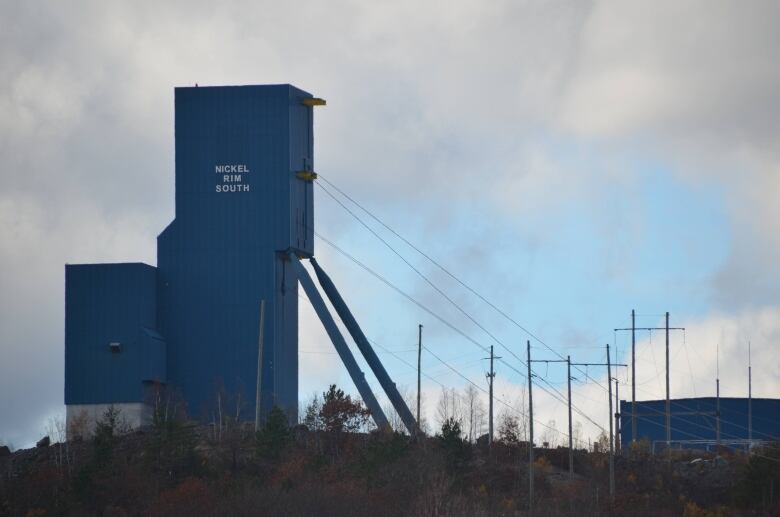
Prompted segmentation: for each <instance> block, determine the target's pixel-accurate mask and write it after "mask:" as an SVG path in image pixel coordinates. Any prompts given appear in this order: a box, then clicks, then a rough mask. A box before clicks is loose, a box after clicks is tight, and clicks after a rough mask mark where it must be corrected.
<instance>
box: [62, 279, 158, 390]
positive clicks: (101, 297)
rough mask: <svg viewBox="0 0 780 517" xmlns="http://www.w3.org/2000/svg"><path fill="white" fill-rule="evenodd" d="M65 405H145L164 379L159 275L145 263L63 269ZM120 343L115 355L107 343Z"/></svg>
mask: <svg viewBox="0 0 780 517" xmlns="http://www.w3.org/2000/svg"><path fill="white" fill-rule="evenodd" d="M65 293H66V294H65V403H66V404H99V403H109V402H141V401H143V399H144V385H143V381H146V380H161V381H162V380H164V378H165V364H164V362H162V361H161V359H162V357H163V355H164V353H165V342H164V341H163V340H162V339H161V337H160V336H159V335H157V334H156V333H154V334H155V336H156V338H154V339H150V337H149V329H154V328H155V327H156V323H157V321H156V320H157V317H156V310H157V309H156V270H155V268H154V267H152V266H148V265H146V264H88V265H68V266H66V267H65ZM111 342H119V343H120V344H121V349H120V350H121V351H120V352H118V353H114V352H112V351H111V350H110V348H109V343H111Z"/></svg>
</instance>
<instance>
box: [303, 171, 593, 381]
mask: <svg viewBox="0 0 780 517" xmlns="http://www.w3.org/2000/svg"><path fill="white" fill-rule="evenodd" d="M318 177H319V178H320V179H322V180H323V181H324V182H326V183H327V184H328V185H330V186H331V187H332V188H333V189H334V190H336V191H337V192H338V193H339V194H341V195H342V196H344V197H345V198H346V199H348V200H349V201H350V202H352V203H353V204H354V205H355V206H357V207H358V208H360V209H361V210H362V211H363V212H365V213H366V214H368V215H369V216H370V217H371V218H372V219H374V220H375V221H376V222H378V223H379V224H380V225H382V226H383V227H384V228H385V229H387V230H388V231H389V232H390V233H392V234H393V235H395V236H396V237H398V238H399V239H401V240H402V241H403V242H404V243H405V244H406V245H408V246H409V247H411V248H412V249H413V250H415V251H416V252H417V253H419V254H420V255H422V256H423V257H425V258H426V259H427V260H429V261H430V262H431V263H432V264H434V265H435V266H436V267H438V268H439V269H440V270H442V271H443V272H444V273H445V274H447V275H448V276H449V277H451V278H452V279H453V280H455V281H456V282H457V283H458V284H460V285H461V286H463V287H464V288H465V289H467V290H468V291H469V292H471V293H472V294H473V295H475V296H476V297H477V298H479V299H480V300H482V301H483V302H484V303H486V304H487V305H488V306H489V307H491V308H492V309H493V310H495V311H496V312H497V313H499V314H500V315H501V316H503V317H504V318H506V319H507V320H508V321H509V322H511V323H512V324H514V325H515V326H516V327H517V328H519V329H520V330H522V331H523V332H525V333H526V334H528V335H529V336H530V337H531V338H533V339H534V340H536V341H537V342H539V343H540V344H542V345H543V346H544V347H545V348H547V349H548V350H550V351H551V352H552V353H554V354H555V355H556V356H558V357H559V358H560V359H565V358H564V357H563V355H561V354H560V353H559V352H557V351H556V350H554V349H553V348H552V347H550V346H549V345H548V344H547V343H545V342H544V341H542V339H540V338H539V337H538V336H536V335H535V334H534V333H532V332H531V331H530V330H528V329H527V328H525V327H524V326H523V325H522V324H520V323H519V322H518V321H517V320H515V319H514V318H512V317H511V316H510V315H509V314H507V313H506V312H505V311H503V310H501V309H500V308H499V307H497V306H496V305H495V304H493V303H492V302H490V301H489V300H488V299H486V298H485V297H484V296H482V295H481V294H480V293H478V292H477V291H476V290H475V289H474V288H472V287H471V286H470V285H468V284H467V283H466V282H464V281H463V280H461V279H460V278H458V277H457V276H456V275H454V274H453V273H452V272H451V271H450V270H449V269H447V268H445V267H444V266H442V265H441V264H440V263H439V262H438V261H436V260H435V259H433V258H432V257H431V256H430V255H429V254H427V253H425V252H424V251H422V250H421V249H420V248H419V247H417V246H415V245H414V244H413V243H412V242H410V241H409V240H408V239H406V238H405V237H403V236H402V235H401V234H400V233H398V232H397V231H395V230H394V229H393V228H391V227H390V226H389V225H388V224H386V223H385V222H384V221H382V220H381V219H380V218H379V217H377V216H376V215H374V214H373V213H372V212H371V211H370V210H368V209H367V208H365V207H364V206H363V205H361V204H360V203H358V202H357V201H356V200H355V199H354V198H352V197H351V196H349V195H348V194H347V193H346V192H344V191H343V190H342V189H340V188H339V187H338V186H336V185H335V184H334V183H333V182H331V181H329V180H328V179H327V178H325V177H324V176H323V175H322V174H319V175H318ZM317 185H318V186H319V187H320V188H321V189H322V190H323V192H325V193H326V194H327V195H328V196H330V197H331V198H332V199H333V200H334V201H336V203H338V204H339V205H340V206H341V207H342V208H343V209H344V210H345V211H347V213H349V214H350V215H351V216H352V217H353V218H354V219H355V220H356V221H358V222H359V223H360V224H361V225H362V226H363V227H364V228H366V229H367V230H368V231H369V232H371V233H372V234H373V235H374V236H375V237H376V238H377V239H379V240H380V241H381V242H382V243H383V244H384V245H385V246H387V247H388V248H389V249H390V250H391V251H392V252H393V253H394V254H395V255H397V256H398V257H399V258H400V259H401V260H403V261H404V262H405V263H406V264H407V265H408V266H409V267H410V268H411V269H412V270H414V271H415V272H416V273H417V274H418V275H420V277H421V278H423V279H424V280H425V281H426V282H427V283H428V284H429V285H430V286H431V287H433V288H434V289H435V290H436V291H437V292H439V293H440V294H441V295H442V296H443V297H444V298H446V299H447V300H448V301H449V302H450V303H452V304H453V305H454V306H455V307H456V308H458V310H460V311H461V312H463V313H464V314H465V315H466V317H468V318H469V319H470V320H471V321H473V322H474V323H475V324H476V325H477V326H478V327H479V328H480V329H482V330H483V331H484V332H485V333H487V334H488V335H489V336H490V337H492V338H493V339H494V340H496V342H497V343H499V344H500V345H501V346H502V347H504V348H505V349H506V350H507V351H508V352H509V353H510V354H512V355H513V356H514V357H515V358H516V359H517V360H518V361H520V363H521V364H525V363H524V362H523V360H522V359H520V357H518V356H517V355H516V354H515V353H514V352H513V351H512V350H511V349H509V348H508V347H507V346H506V345H504V344H503V343H501V342H500V341H499V340H498V339H496V338H495V336H493V334H491V333H490V332H489V331H488V330H487V329H485V328H484V327H483V326H482V325H480V324H479V323H477V321H476V320H474V318H472V317H471V316H470V315H468V314H466V313H465V312H464V311H463V309H461V308H460V307H459V306H458V305H457V304H456V303H455V302H454V301H452V300H451V299H450V298H449V297H448V296H447V295H446V294H444V292H442V291H441V289H439V288H438V287H437V286H435V285H434V284H433V282H431V281H430V280H429V279H428V278H427V277H426V276H425V275H423V274H422V273H421V272H420V271H419V270H418V269H417V268H415V267H414V266H413V265H412V264H411V263H410V262H409V261H408V260H406V258H405V257H403V256H402V255H401V254H400V253H399V252H398V251H397V250H395V249H394V248H393V247H392V246H391V245H390V244H389V243H388V242H387V241H386V240H385V239H383V238H382V237H381V236H380V235H379V234H378V233H377V232H376V231H374V229H373V228H371V227H370V226H368V224H366V223H365V222H364V221H363V220H362V219H361V218H360V217H359V216H358V215H357V214H355V213H354V212H353V211H352V210H350V209H349V208H347V206H346V205H345V204H344V203H343V202H341V200H339V199H338V198H337V197H336V196H335V195H333V193H331V192H330V191H329V190H328V189H327V188H325V186H324V185H322V183H317ZM578 370H579V369H578ZM580 373H582V371H581V370H580ZM596 384H597V385H599V386H601V388H602V389H604V390H605V391H606V390H607V388H605V387H604V386H602V385H601V383H599V382H596Z"/></svg>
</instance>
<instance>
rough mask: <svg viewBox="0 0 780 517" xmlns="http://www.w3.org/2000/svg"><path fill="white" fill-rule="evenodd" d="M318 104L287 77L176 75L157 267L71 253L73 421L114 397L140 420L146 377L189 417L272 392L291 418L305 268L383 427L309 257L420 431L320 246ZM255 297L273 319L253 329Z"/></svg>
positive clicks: (411, 425)
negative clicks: (210, 82) (168, 184)
mask: <svg viewBox="0 0 780 517" xmlns="http://www.w3.org/2000/svg"><path fill="white" fill-rule="evenodd" d="M323 104H325V101H323V100H322V99H317V98H315V97H313V96H312V95H311V94H309V93H307V92H305V91H303V90H300V89H298V88H295V87H293V86H291V85H286V84H283V85H266V86H219V87H185V88H176V91H175V108H176V109H175V135H176V137H175V150H176V175H175V185H176V211H175V215H176V217H175V219H174V220H173V221H172V222H171V223H170V224H169V225H168V227H167V228H166V229H165V230H164V231H163V232H162V233H161V234H160V235H159V237H158V241H157V267H154V266H149V265H145V264H85V265H68V266H66V275H65V276H66V278H65V283H66V297H65V298H66V307H65V330H66V332H65V403H66V406H67V415H68V419H69V421H70V420H71V419H72V418H73V419H75V418H76V417H77V416H78V413H83V412H84V411H86V412H87V413H88V414H89V415H93V414H98V412H100V411H102V408H104V407H105V406H106V405H107V404H119V405H121V407H122V408H123V409H124V410H125V411H126V412H127V413H126V416H130V417H133V415H136V416H138V418H139V419H141V420H142V415H143V414H144V410H143V404H144V403H145V401H146V400H147V399H148V397H149V389H150V387H154V386H160V385H164V386H169V387H174V388H175V389H176V390H177V392H178V393H180V394H181V397H182V398H183V399H184V401H185V402H186V407H187V411H188V413H189V414H190V416H192V417H194V418H198V419H201V420H211V418H213V415H214V412H215V408H216V407H217V406H219V407H220V408H222V407H225V408H227V407H228V406H230V407H231V414H236V415H238V416H240V417H241V418H250V417H251V416H252V415H254V411H246V409H247V407H246V406H250V407H251V408H252V409H254V408H255V407H257V406H259V407H260V409H261V413H262V414H267V413H268V411H269V410H270V409H271V407H272V406H273V405H278V406H280V407H282V408H283V409H285V410H286V411H287V413H288V415H289V417H290V419H291V420H293V419H294V418H295V417H296V416H297V405H298V281H300V283H301V285H302V286H303V288H304V290H305V291H306V294H307V295H308V298H309V300H310V301H311V303H312V305H313V306H314V309H315V310H316V312H317V315H318V316H319V318H320V320H321V321H322V323H323V325H324V326H325V329H326V331H327V333H328V336H329V337H330V339H331V340H332V341H333V345H334V346H335V348H336V351H337V352H338V354H339V356H340V357H341V360H342V361H343V362H344V365H345V366H346V368H347V371H348V372H349V374H350V376H351V378H352V380H353V381H354V383H355V386H356V387H357V389H358V391H359V393H360V396H361V397H362V398H363V401H364V402H365V404H366V406H367V407H368V409H369V410H370V411H371V415H372V416H373V418H374V420H375V422H376V424H377V426H378V427H380V428H386V427H388V422H387V418H386V416H385V414H384V412H383V411H382V408H381V407H380V405H379V403H378V402H377V400H376V397H375V396H374V394H373V393H372V391H371V389H370V387H369V385H368V383H367V382H366V380H365V377H364V375H363V372H361V371H360V368H359V366H358V364H357V362H356V361H355V358H354V357H353V355H352V354H351V352H350V349H349V347H348V346H347V343H346V341H345V340H344V337H343V336H342V335H341V333H340V332H339V330H338V328H337V326H336V324H335V321H334V319H333V316H332V315H331V314H330V313H329V311H328V308H327V306H326V304H325V303H324V301H323V299H322V297H321V295H320V294H319V292H318V291H317V288H316V287H315V285H314V282H313V281H312V279H311V277H310V276H309V274H308V272H307V270H306V268H305V267H304V266H303V265H302V264H301V262H300V260H301V259H310V263H311V265H312V266H313V267H314V270H315V272H316V275H317V278H318V280H319V283H320V286H321V287H322V289H323V290H324V291H325V293H326V295H327V297H328V299H329V300H330V302H331V304H332V305H333V307H334V308H335V310H336V312H337V313H338V316H339V317H340V318H341V320H342V321H343V323H344V325H345V326H346V328H347V329H348V330H349V333H350V334H351V336H352V338H353V339H354V341H355V343H356V344H357V347H358V350H360V352H361V353H362V354H363V356H364V358H365V360H366V362H367V363H368V365H369V366H370V368H371V370H372V371H373V372H374V374H375V375H376V377H377V379H378V380H379V383H380V385H381V386H382V388H383V389H384V390H385V392H386V393H387V396H388V398H389V399H390V402H391V403H392V405H393V407H394V408H395V410H396V411H397V412H398V414H399V415H400V417H401V419H402V420H403V422H404V425H405V426H406V428H407V429H408V430H409V432H410V433H411V434H415V433H416V432H417V429H418V427H417V422H416V421H415V419H414V417H413V416H412V414H411V412H410V411H409V408H408V407H407V405H406V403H405V402H404V401H403V399H402V398H401V396H400V394H399V392H398V390H397V389H396V387H395V384H393V382H392V380H391V379H390V377H389V375H388V374H387V372H386V371H385V369H384V367H383V366H382V363H381V361H380V360H379V358H378V357H377V355H376V354H375V353H374V351H373V349H372V348H371V345H370V344H369V342H368V340H367V339H366V337H365V335H364V334H363V332H362V330H361V329H360V327H359V326H358V324H357V322H356V321H355V318H354V317H353V315H352V313H351V312H350V310H349V309H348V307H347V305H346V303H345V302H344V300H343V299H342V298H341V296H340V294H339V292H338V291H337V290H336V287H335V286H334V285H333V282H332V281H331V280H330V278H329V277H328V275H326V274H325V272H324V271H323V269H322V267H321V266H320V265H319V264H318V263H317V261H316V260H315V259H314V246H313V240H314V202H313V197H314V196H313V182H314V181H315V180H316V178H317V174H316V173H315V172H314V150H313V147H314V144H313V140H314V136H313V109H314V107H315V106H320V105H323ZM261 300H264V301H265V304H266V307H267V311H266V314H267V317H266V318H265V319H264V328H263V329H262V330H258V329H259V323H260V316H259V311H258V308H259V305H260V301H261ZM260 331H262V336H263V338H264V343H265V345H264V352H263V354H262V363H261V368H262V372H261V373H262V375H258V371H257V365H258V360H257V359H258V337H259V335H258V333H259V332H260ZM258 378H262V386H261V390H260V391H261V397H260V400H256V396H255V393H256V389H255V383H256V382H257V379H258ZM242 408H244V411H243V412H242ZM130 420H131V422H130V423H131V424H132V423H139V424H141V423H143V422H142V421H141V420H139V421H132V418H130Z"/></svg>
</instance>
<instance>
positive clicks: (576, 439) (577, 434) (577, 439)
mask: <svg viewBox="0 0 780 517" xmlns="http://www.w3.org/2000/svg"><path fill="white" fill-rule="evenodd" d="M571 434H572V436H571V439H572V442H573V443H574V448H575V449H576V448H580V449H582V448H584V444H583V442H582V422H574V425H573V426H572V431H571Z"/></svg>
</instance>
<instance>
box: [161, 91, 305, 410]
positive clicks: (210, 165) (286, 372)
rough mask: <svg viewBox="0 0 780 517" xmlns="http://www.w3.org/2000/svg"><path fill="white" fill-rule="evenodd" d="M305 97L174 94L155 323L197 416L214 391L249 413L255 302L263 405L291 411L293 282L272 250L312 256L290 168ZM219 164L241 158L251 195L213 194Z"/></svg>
mask: <svg viewBox="0 0 780 517" xmlns="http://www.w3.org/2000/svg"><path fill="white" fill-rule="evenodd" d="M304 97H310V95H309V94H307V93H305V92H302V91H301V90H297V89H295V88H293V87H291V86H289V85H274V86H231V87H206V88H204V87H200V88H177V89H176V101H175V102H176V219H175V220H174V221H173V222H172V223H171V224H170V225H169V226H168V228H166V229H165V230H164V231H163V232H162V233H161V234H160V236H159V237H158V267H159V282H160V284H159V297H160V298H159V306H160V321H161V326H160V328H159V330H160V332H161V334H162V335H163V336H165V339H166V341H167V343H168V347H167V350H168V355H167V364H168V381H169V383H171V384H173V385H175V386H176V387H178V388H180V389H181V392H182V394H183V396H184V398H185V399H186V400H187V403H188V410H189V413H190V415H191V416H193V417H201V418H207V417H208V416H209V414H210V413H211V412H212V411H213V410H214V409H215V402H216V395H217V393H218V392H221V393H222V395H223V397H227V399H228V400H229V402H227V403H228V404H231V405H232V409H231V410H232V411H235V405H234V404H235V403H237V402H238V401H239V400H240V401H241V403H242V406H243V409H242V412H243V414H244V415H245V416H249V415H250V414H251V415H252V416H253V415H254V411H253V408H254V393H255V389H254V386H255V379H256V374H257V371H256V370H257V368H256V365H257V345H258V327H259V305H260V300H261V299H264V300H266V327H265V329H264V333H265V351H264V364H263V392H264V394H265V395H264V400H263V410H264V411H268V410H269V409H270V407H271V404H272V403H273V402H276V403H277V404H279V405H281V406H283V407H285V408H286V409H287V410H288V411H289V412H290V413H291V414H297V400H298V385H297V379H298V336H297V327H298V324H297V323H298V320H297V318H298V314H297V304H298V300H297V297H298V290H297V289H298V286H297V282H296V281H295V280H294V279H295V276H294V275H291V274H290V272H289V268H290V264H289V263H288V261H287V259H286V258H285V257H284V256H283V255H282V254H280V253H279V252H281V251H284V250H287V249H289V248H293V249H296V251H299V252H301V253H302V254H307V253H308V254H310V253H311V252H312V249H311V241H312V239H311V238H309V239H308V240H306V238H305V237H306V235H304V238H303V239H301V238H299V235H298V232H297V230H296V223H295V217H294V213H296V212H298V211H299V210H300V211H301V212H304V211H306V213H307V217H310V214H311V213H312V210H311V205H312V203H311V196H309V197H308V199H307V198H306V188H308V189H310V188H311V186H310V185H309V186H308V187H306V186H305V185H304V187H303V189H301V187H300V186H301V184H304V183H305V182H303V181H302V180H300V179H298V178H296V177H295V171H297V170H300V168H301V167H300V166H299V165H300V164H298V163H292V157H293V155H294V156H298V157H300V156H304V155H306V156H305V157H306V158H308V159H309V160H311V148H310V146H309V148H308V149H306V150H304V151H301V150H300V149H299V147H300V146H299V144H293V142H299V141H303V140H306V139H308V140H306V141H310V133H311V117H303V116H302V115H301V114H302V113H305V112H306V111H311V108H308V107H304V106H302V105H301V99H302V98H304ZM304 134H305V136H302V135H304ZM293 149H294V150H293ZM307 153H308V154H307ZM221 164H241V165H246V166H247V168H248V169H249V172H247V173H244V174H243V176H242V178H241V184H242V185H248V190H246V191H239V192H227V193H225V192H217V190H218V187H219V186H220V185H223V182H222V180H223V179H224V178H222V175H220V174H216V172H215V167H216V166H217V165H221ZM294 207H295V209H293V208H294ZM308 226H309V228H308V230H309V232H311V231H312V228H311V223H310V224H309V225H308ZM309 234H310V233H309ZM291 279H292V280H291ZM223 403H224V401H223Z"/></svg>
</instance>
